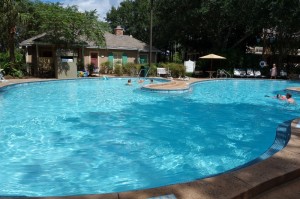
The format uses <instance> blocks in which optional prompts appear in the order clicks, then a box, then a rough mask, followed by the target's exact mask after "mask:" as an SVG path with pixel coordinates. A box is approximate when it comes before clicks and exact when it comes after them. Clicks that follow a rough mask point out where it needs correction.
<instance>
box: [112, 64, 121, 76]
mask: <svg viewBox="0 0 300 199" xmlns="http://www.w3.org/2000/svg"><path fill="white" fill-rule="evenodd" d="M114 73H115V75H117V76H122V75H123V69H122V65H120V64H116V65H115V70H114Z"/></svg>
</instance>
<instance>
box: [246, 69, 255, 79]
mask: <svg viewBox="0 0 300 199" xmlns="http://www.w3.org/2000/svg"><path fill="white" fill-rule="evenodd" d="M247 77H255V76H254V72H253V69H251V68H248V69H247Z"/></svg>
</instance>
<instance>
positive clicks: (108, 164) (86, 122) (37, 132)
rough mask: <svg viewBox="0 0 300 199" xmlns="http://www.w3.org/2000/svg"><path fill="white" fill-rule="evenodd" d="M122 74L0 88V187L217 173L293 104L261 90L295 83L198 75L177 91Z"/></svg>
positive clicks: (88, 188) (19, 189) (92, 186)
mask: <svg viewBox="0 0 300 199" xmlns="http://www.w3.org/2000/svg"><path fill="white" fill-rule="evenodd" d="M126 82H127V79H109V80H107V81H105V80H101V79H83V80H66V81H49V82H42V83H28V84H20V85H16V86H9V87H7V88H2V89H0V100H1V104H0V110H1V114H0V118H1V127H0V132H1V133H0V158H1V162H0V184H1V187H0V195H2V196H9V195H14V196H53V195H55V196H58V195H82V194H93V193H108V192H119V191H126V190H134V189H144V188H150V187H157V186H163V185H168V184H175V183H179V182H187V181H191V180H195V179H199V178H204V177H206V176H210V175H215V174H218V173H223V172H225V171H227V170H230V169H233V168H235V167H238V166H240V165H243V164H246V163H247V162H249V161H251V160H254V159H256V158H257V157H258V156H260V155H261V154H263V153H264V152H265V151H266V150H268V148H269V147H270V146H271V145H272V144H273V142H274V138H275V133H276V132H275V131H276V127H277V126H278V125H279V124H281V123H282V122H284V121H287V120H291V119H293V118H296V117H298V113H299V107H298V106H290V105H288V104H286V103H283V102H281V101H277V100H276V99H273V98H270V97H265V95H269V96H273V95H275V94H277V93H281V94H284V91H283V90H284V89H285V88H286V87H294V86H298V84H297V83H296V82H288V81H268V80H256V81H253V80H222V81H207V82H202V83H196V84H194V85H193V87H192V88H193V89H192V91H191V92H189V93H179V94H176V93H172V94H166V93H153V92H145V91H142V90H141V89H140V84H138V83H136V82H134V83H133V85H132V86H125V83H126ZM294 97H295V99H296V100H297V101H298V102H299V97H298V96H297V95H294Z"/></svg>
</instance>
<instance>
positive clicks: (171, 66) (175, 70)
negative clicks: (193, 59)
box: [159, 63, 185, 77]
mask: <svg viewBox="0 0 300 199" xmlns="http://www.w3.org/2000/svg"><path fill="white" fill-rule="evenodd" d="M159 67H163V68H167V69H168V70H170V71H171V75H172V77H179V76H185V67H184V65H183V64H178V63H161V64H159Z"/></svg>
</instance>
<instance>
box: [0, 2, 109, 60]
mask: <svg viewBox="0 0 300 199" xmlns="http://www.w3.org/2000/svg"><path fill="white" fill-rule="evenodd" d="M0 15H1V16H0V17H1V19H2V21H1V22H2V23H0V30H1V31H0V39H1V42H0V45H1V51H2V52H5V51H8V52H9V54H10V61H11V62H14V61H15V56H14V49H15V47H16V46H17V44H18V42H20V41H22V40H25V39H28V38H30V37H32V36H36V35H37V34H40V33H47V35H48V37H49V38H50V40H51V41H52V42H53V43H58V42H59V43H64V44H74V43H78V42H81V39H82V38H85V39H88V40H93V41H94V42H96V43H97V44H98V45H99V46H100V45H104V43H103V41H104V38H103V33H104V32H105V31H109V30H110V29H109V26H108V25H107V23H105V22H102V21H100V20H99V19H98V15H97V12H96V10H94V11H85V12H79V10H78V8H77V7H76V6H67V7H63V6H62V5H61V4H60V3H43V2H40V1H30V0H0Z"/></svg>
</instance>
